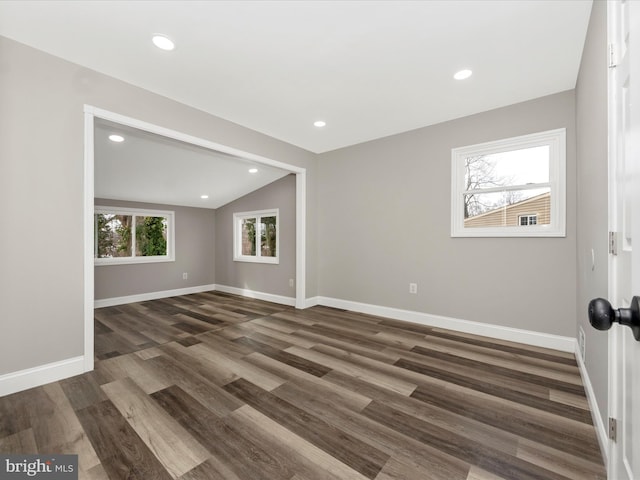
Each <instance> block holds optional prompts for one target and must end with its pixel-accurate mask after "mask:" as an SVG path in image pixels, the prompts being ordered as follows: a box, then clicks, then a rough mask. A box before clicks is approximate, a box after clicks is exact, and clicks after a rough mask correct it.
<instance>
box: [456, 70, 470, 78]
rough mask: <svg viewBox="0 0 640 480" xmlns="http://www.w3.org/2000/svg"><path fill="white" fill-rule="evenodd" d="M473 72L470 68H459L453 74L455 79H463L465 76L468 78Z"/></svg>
mask: <svg viewBox="0 0 640 480" xmlns="http://www.w3.org/2000/svg"><path fill="white" fill-rule="evenodd" d="M472 73H473V72H472V71H471V70H460V71H459V72H456V74H455V75H454V76H453V78H455V79H456V80H464V79H465V78H469V77H470V76H471V74H472Z"/></svg>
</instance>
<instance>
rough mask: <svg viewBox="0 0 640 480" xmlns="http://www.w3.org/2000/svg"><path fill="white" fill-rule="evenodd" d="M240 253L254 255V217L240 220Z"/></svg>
mask: <svg viewBox="0 0 640 480" xmlns="http://www.w3.org/2000/svg"><path fill="white" fill-rule="evenodd" d="M242 255H250V256H255V255H256V219H255V218H245V219H243V220H242Z"/></svg>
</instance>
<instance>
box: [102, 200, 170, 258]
mask: <svg viewBox="0 0 640 480" xmlns="http://www.w3.org/2000/svg"><path fill="white" fill-rule="evenodd" d="M94 219H95V227H94V257H95V264H96V265H114V264H126V263H151V262H172V261H174V259H175V258H174V248H173V238H174V225H173V224H174V221H173V220H174V212H165V211H157V210H139V209H134V208H121V207H102V206H100V207H96V208H95V216H94Z"/></svg>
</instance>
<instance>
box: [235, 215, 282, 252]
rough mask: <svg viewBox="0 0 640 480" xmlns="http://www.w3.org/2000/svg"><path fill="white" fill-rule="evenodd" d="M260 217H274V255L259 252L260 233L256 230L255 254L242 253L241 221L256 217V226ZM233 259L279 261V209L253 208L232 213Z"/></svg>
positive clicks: (260, 250) (260, 249)
mask: <svg viewBox="0 0 640 480" xmlns="http://www.w3.org/2000/svg"><path fill="white" fill-rule="evenodd" d="M262 217H276V256H275V257H263V256H262V254H261V252H262V248H261V244H260V234H259V233H258V232H256V254H255V256H253V255H243V254H242V221H243V220H245V219H248V218H255V219H256V226H258V225H260V219H261V218H262ZM233 261H234V262H249V263H270V264H279V263H280V209H279V208H272V209H269V210H255V211H253V212H237V213H234V214H233Z"/></svg>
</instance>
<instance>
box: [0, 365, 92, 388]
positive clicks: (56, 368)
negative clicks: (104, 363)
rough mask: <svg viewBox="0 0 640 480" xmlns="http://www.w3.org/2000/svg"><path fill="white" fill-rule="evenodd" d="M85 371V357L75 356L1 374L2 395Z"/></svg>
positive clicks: (0, 386)
mask: <svg viewBox="0 0 640 480" xmlns="http://www.w3.org/2000/svg"><path fill="white" fill-rule="evenodd" d="M81 373H84V357H83V356H79V357H73V358H68V359H66V360H60V361H59V362H53V363H47V364H46V365H40V366H37V367H33V368H27V369H25V370H20V371H17V372H12V373H7V374H4V375H0V397H1V396H4V395H9V394H11V393H16V392H21V391H22V390H27V389H29V388H33V387H39V386H40V385H44V384H46V383H51V382H57V381H58V380H62V379H64V378H68V377H73V376H74V375H80V374H81Z"/></svg>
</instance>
